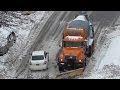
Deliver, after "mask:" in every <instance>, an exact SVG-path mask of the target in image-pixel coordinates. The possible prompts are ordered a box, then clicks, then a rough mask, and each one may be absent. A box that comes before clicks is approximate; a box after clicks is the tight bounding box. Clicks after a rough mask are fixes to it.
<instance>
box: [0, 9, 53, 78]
mask: <svg viewBox="0 0 120 90" xmlns="http://www.w3.org/2000/svg"><path fill="white" fill-rule="evenodd" d="M24 12H25V11H24ZM8 13H9V12H8ZM52 13H53V12H52V11H33V12H32V13H30V14H27V15H25V14H23V12H21V11H16V12H12V13H11V12H10V14H9V15H8V16H9V17H8V19H9V18H11V19H10V20H11V21H9V22H7V24H10V26H7V27H6V26H3V27H1V28H0V35H1V37H3V38H1V39H0V40H1V42H2V41H3V39H4V38H5V37H6V36H5V35H7V33H8V32H10V31H14V32H15V34H16V36H17V40H16V43H15V44H14V45H13V46H12V47H11V48H10V50H9V51H8V53H7V54H5V55H4V56H0V78H16V72H18V71H19V70H18V68H19V66H20V65H21V63H23V61H22V57H24V55H26V54H27V53H26V52H27V50H28V49H29V48H30V46H31V45H32V42H33V41H34V40H35V39H36V37H37V35H38V34H39V33H40V30H41V29H40V28H39V30H36V27H38V26H39V27H40V26H41V28H42V27H43V26H44V24H45V23H46V21H47V20H48V18H49V17H50V15H51V14H52ZM11 14H14V15H11ZM6 28H7V29H6ZM6 30H7V31H6ZM4 33H5V35H4ZM4 40H5V39H4ZM2 45H4V43H3V44H2ZM26 62H27V61H26ZM26 62H25V63H24V64H26ZM23 68H25V67H24V65H23V66H22V68H20V69H21V70H22V69H23Z"/></svg>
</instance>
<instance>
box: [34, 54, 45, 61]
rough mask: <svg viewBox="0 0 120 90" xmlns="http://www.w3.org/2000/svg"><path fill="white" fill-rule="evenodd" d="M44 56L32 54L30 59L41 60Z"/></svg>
mask: <svg viewBox="0 0 120 90" xmlns="http://www.w3.org/2000/svg"><path fill="white" fill-rule="evenodd" d="M43 59H44V56H43V55H39V56H32V60H43Z"/></svg>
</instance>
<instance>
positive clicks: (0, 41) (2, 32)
mask: <svg viewBox="0 0 120 90" xmlns="http://www.w3.org/2000/svg"><path fill="white" fill-rule="evenodd" d="M11 31H12V30H11V29H9V28H7V27H1V28H0V47H2V46H4V45H5V44H6V43H7V37H8V36H9V34H10V32H11Z"/></svg>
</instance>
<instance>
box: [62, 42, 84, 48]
mask: <svg viewBox="0 0 120 90" xmlns="http://www.w3.org/2000/svg"><path fill="white" fill-rule="evenodd" d="M64 47H79V48H81V47H83V42H64Z"/></svg>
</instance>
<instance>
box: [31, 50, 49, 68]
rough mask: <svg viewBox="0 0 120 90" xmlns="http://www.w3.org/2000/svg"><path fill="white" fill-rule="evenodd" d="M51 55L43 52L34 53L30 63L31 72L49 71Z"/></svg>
mask: <svg viewBox="0 0 120 90" xmlns="http://www.w3.org/2000/svg"><path fill="white" fill-rule="evenodd" d="M48 62H49V55H48V52H45V51H43V50H41V51H34V52H33V53H32V57H31V59H30V62H29V67H30V69H31V70H44V69H48Z"/></svg>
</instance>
